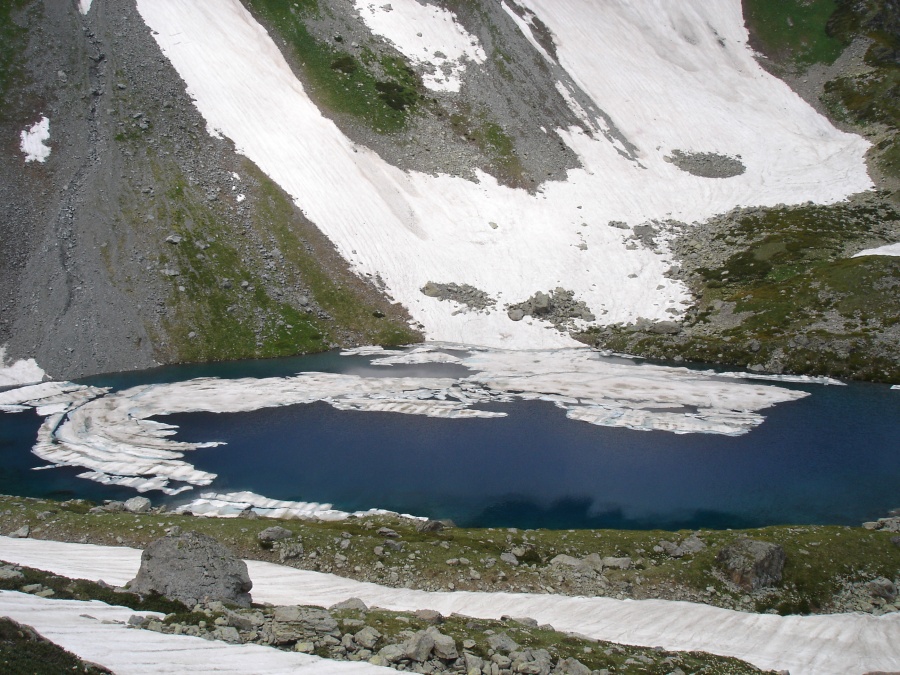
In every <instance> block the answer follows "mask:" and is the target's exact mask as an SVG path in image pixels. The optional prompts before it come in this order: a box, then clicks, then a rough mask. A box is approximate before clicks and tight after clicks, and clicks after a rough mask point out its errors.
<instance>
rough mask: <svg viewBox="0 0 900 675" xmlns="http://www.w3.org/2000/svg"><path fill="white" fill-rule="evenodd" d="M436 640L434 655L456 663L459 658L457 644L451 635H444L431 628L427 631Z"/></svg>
mask: <svg viewBox="0 0 900 675" xmlns="http://www.w3.org/2000/svg"><path fill="white" fill-rule="evenodd" d="M425 632H426V633H428V634H429V635H430V636H431V638H432V640H434V655H435V656H436V657H438V658H439V659H444V660H446V661H455V660H456V659H458V658H459V652H458V651H457V649H456V642H455V641H454V640H453V638H452V637H450V636H449V635H444V634H443V633H441V632H440V631H439V630H438V629H437V628H435V627H434V626H431V627H430V628H428V629H427V630H426V631H425Z"/></svg>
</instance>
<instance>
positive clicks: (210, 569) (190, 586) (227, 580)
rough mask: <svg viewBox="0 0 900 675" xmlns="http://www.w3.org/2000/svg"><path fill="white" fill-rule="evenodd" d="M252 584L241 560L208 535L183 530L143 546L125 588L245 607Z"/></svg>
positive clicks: (187, 600) (187, 601) (193, 601)
mask: <svg viewBox="0 0 900 675" xmlns="http://www.w3.org/2000/svg"><path fill="white" fill-rule="evenodd" d="M252 587H253V582H251V581H250V576H249V574H248V573H247V565H246V563H245V562H244V561H243V560H241V559H240V558H238V557H236V556H235V555H234V554H233V553H232V552H231V551H230V550H228V549H227V548H225V546H223V545H222V544H220V543H219V542H218V541H216V540H215V539H213V538H212V537H209V536H207V535H205V534H200V533H199V532H187V533H185V534H182V535H180V536H177V537H164V538H162V539H159V540H157V541H155V542H153V543H152V544H150V546H148V547H147V548H146V549H144V553H143V554H142V555H141V568H140V570H139V571H138V575H137V577H135V578H134V580H133V581H132V582H131V583H130V585H129V590H131V591H132V592H133V593H138V594H140V595H147V594H150V593H159V594H160V595H164V596H165V597H167V598H170V599H172V600H179V601H181V602H183V603H184V604H185V605H187V606H188V607H193V606H194V605H195V604H197V603H198V602H200V601H206V602H210V601H213V600H218V601H221V602H227V603H232V604H235V605H239V606H241V607H249V606H250V589H251V588H252Z"/></svg>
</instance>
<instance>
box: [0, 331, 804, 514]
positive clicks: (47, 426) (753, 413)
mask: <svg viewBox="0 0 900 675" xmlns="http://www.w3.org/2000/svg"><path fill="white" fill-rule="evenodd" d="M355 351H356V352H357V353H362V354H366V355H368V356H370V357H372V363H373V364H376V365H380V366H382V367H385V368H388V369H389V368H390V367H391V366H392V365H408V364H422V363H428V364H430V368H431V372H434V369H441V368H444V369H449V370H451V371H452V375H450V376H446V377H435V376H428V377H391V376H390V370H385V371H384V373H380V372H379V373H376V374H374V375H373V374H366V375H358V374H335V373H318V372H308V373H299V374H297V375H294V376H290V377H270V378H261V379H257V378H242V379H233V380H220V379H216V378H198V379H194V380H188V381H184V382H173V383H166V384H151V385H142V386H137V387H132V388H130V389H125V390H123V391H118V392H114V393H108V392H107V390H104V389H96V388H92V387H83V386H79V385H73V384H71V383H46V384H43V385H36V386H35V387H23V388H21V389H15V390H12V391H10V392H3V393H0V410H4V409H8V410H9V411H14V410H21V409H25V408H27V407H33V408H36V409H37V411H38V413H39V414H41V415H45V416H46V419H45V421H44V423H43V424H42V426H41V428H40V430H39V431H38V439H37V443H36V444H35V446H34V449H33V451H34V453H35V454H36V455H37V456H38V457H40V458H41V459H43V460H45V461H47V462H50V463H53V464H58V465H67V466H78V467H85V468H86V469H88V471H86V472H84V473H82V474H79V475H80V477H82V478H87V479H90V480H95V481H98V482H101V483H104V484H115V485H126V486H130V487H134V488H135V489H137V490H138V491H141V492H143V491H146V490H158V489H159V490H163V491H164V492H166V493H167V494H173V495H174V494H178V493H180V492H183V491H185V490H186V489H187V488H186V486H191V485H193V486H207V485H210V484H211V483H212V482H213V480H214V479H215V478H216V475H215V474H214V473H210V472H207V471H201V470H199V469H197V468H196V467H194V466H193V465H192V464H191V463H190V462H189V461H188V460H187V459H186V458H185V453H187V452H190V451H192V450H195V449H198V448H205V447H215V446H217V445H219V444H220V443H218V442H207V443H188V442H182V441H174V440H172V439H171V438H170V436H172V435H174V434H175V433H176V431H177V427H176V426H174V425H171V424H167V423H165V422H160V421H157V420H154V419H151V418H153V417H158V416H163V415H171V414H175V413H190V412H213V413H237V412H250V411H253V410H260V409H262V408H271V407H279V406H287V405H297V404H302V403H314V402H316V401H322V402H325V403H327V404H329V405H331V406H332V407H334V408H336V409H338V410H358V411H363V412H394V413H401V414H406V415H424V416H427V417H436V418H444V419H467V418H484V419H491V418H496V417H504V416H505V413H502V412H494V411H487V410H483V409H481V407H480V406H483V405H484V404H488V403H508V402H513V401H517V400H524V401H532V400H542V401H549V402H552V403H553V404H554V405H556V406H557V407H559V408H561V409H563V410H565V411H566V416H567V417H568V418H570V419H572V420H580V421H583V422H588V423H591V424H596V425H601V426H610V427H624V428H629V429H637V430H662V431H669V432H673V433H678V434H685V433H715V434H725V435H731V436H737V435H740V434H745V433H747V432H749V431H750V430H751V429H753V428H754V427H755V426H757V425H759V424H761V423H762V422H763V420H764V417H763V415H762V414H761V413H760V411H762V410H764V409H766V408H769V407H771V406H774V405H777V404H779V403H784V402H787V401H794V400H797V399H800V398H803V397H805V396H807V395H808V394H807V393H806V392H803V391H796V390H792V389H786V388H784V387H779V386H773V385H763V384H751V383H747V382H743V381H741V379H740V378H739V377H737V376H736V374H734V373H727V374H725V375H717V374H716V373H714V372H712V371H693V370H688V369H687V368H673V367H666V366H657V365H650V364H640V365H638V364H634V363H630V362H627V361H622V360H619V359H607V358H603V357H601V356H600V355H599V354H597V353H596V352H593V351H590V350H586V349H561V350H555V351H549V350H548V351H538V350H531V351H525V350H500V349H487V348H473V347H467V346H464V345H453V344H441V345H435V344H432V345H427V346H418V347H414V348H410V349H406V350H393V351H392V352H386V351H385V350H382V349H381V348H363V349H360V350H355ZM451 352H452V353H451ZM460 367H462V368H463V369H465V370H464V372H465V374H463V375H460V374H459V368H460ZM804 381H809V380H804ZM4 406H6V407H4ZM172 482H179V483H183V484H184V485H181V486H179V487H171V486H170V483H172ZM248 499H250V498H249V497H248V498H241V497H238V498H235V497H233V496H224V497H223V496H221V495H212V496H206V495H204V496H203V497H202V498H201V499H200V500H195V502H194V503H193V504H192V505H191V510H192V511H194V510H196V511H197V512H202V513H219V514H226V515H227V514H229V513H233V512H235V510H237V511H240V510H243V508H245V507H246V506H247V504H248V503H250V505H252V506H254V507H257V506H258V507H259V508H260V513H264V512H267V511H268V512H272V513H278V514H288V513H293V514H294V515H297V516H299V517H307V516H312V515H315V516H317V517H323V518H332V517H333V518H340V517H346V516H347V515H348V514H345V513H343V512H338V511H334V510H332V509H331V505H321V504H307V503H306V502H283V503H275V502H273V503H271V504H268V505H264V504H259V503H251V502H252V499H251V500H250V501H248ZM260 499H265V498H264V497H261V498H260ZM238 507H240V508H238Z"/></svg>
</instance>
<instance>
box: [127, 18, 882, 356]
mask: <svg viewBox="0 0 900 675" xmlns="http://www.w3.org/2000/svg"><path fill="white" fill-rule="evenodd" d="M391 4H392V5H393V6H394V10H393V11H392V12H384V11H383V10H381V9H377V8H375V7H373V6H372V5H370V4H368V3H366V2H365V0H357V6H358V7H359V10H360V12H361V14H362V15H363V18H364V19H365V20H366V21H367V22H368V23H369V25H371V26H372V27H373V29H374V30H376V31H377V32H380V33H381V34H384V35H387V36H388V37H389V38H390V39H391V40H392V41H395V42H396V43H397V44H398V47H399V48H400V49H401V50H403V51H404V52H406V53H409V54H413V55H414V54H422V47H423V45H422V44H421V43H422V41H424V40H426V39H428V38H426V35H428V36H435V40H436V43H435V48H436V47H437V45H444V44H448V45H450V46H455V47H456V48H458V49H463V48H465V49H467V50H469V49H472V48H474V47H473V45H471V44H469V45H468V46H466V44H465V40H466V39H467V38H466V36H465V35H464V33H462V32H461V29H459V27H458V26H456V24H455V23H454V22H453V21H452V19H451V15H449V13H447V12H445V11H444V10H440V9H431V8H429V7H430V6H425V5H420V4H419V3H416V2H414V0H403V1H401V2H396V3H391ZM524 4H525V5H526V6H527V7H528V8H529V10H531V11H533V12H534V13H535V14H536V15H537V16H538V17H539V18H540V19H541V20H542V21H543V22H544V23H545V24H546V25H548V26H549V27H550V29H551V30H552V31H553V33H554V36H555V41H556V43H557V46H558V49H557V51H558V55H559V60H560V63H561V65H562V66H563V67H564V68H565V69H566V71H567V72H568V73H569V75H570V76H571V77H572V78H573V80H574V81H575V82H577V83H578V84H579V85H580V86H581V88H582V89H583V90H584V91H585V92H587V93H588V94H589V95H590V96H591V98H592V99H593V100H594V102H595V103H596V105H597V109H598V110H602V111H603V113H604V114H605V115H606V116H607V117H608V119H609V120H612V121H613V122H614V123H615V124H616V125H617V129H618V131H619V132H620V134H621V137H622V138H625V139H627V141H628V142H629V143H631V144H632V145H633V146H634V148H635V149H636V150H635V153H636V155H634V156H633V155H632V154H631V153H622V151H621V143H622V142H621V140H620V139H619V138H618V137H617V136H616V135H614V134H603V133H596V134H593V135H592V136H588V135H586V134H585V133H583V132H582V131H580V130H578V129H574V128H573V129H557V130H555V131H556V133H557V134H558V135H559V136H560V137H561V139H562V140H563V141H564V142H566V143H567V144H568V145H569V146H570V147H571V148H573V150H574V151H575V152H577V153H578V155H579V157H580V158H581V160H582V163H583V168H580V169H576V170H571V171H569V172H568V176H567V179H566V180H565V181H561V182H549V183H545V184H543V185H542V186H540V188H539V189H538V191H537V192H536V193H535V194H530V193H528V192H526V191H524V190H517V189H511V188H507V187H504V186H502V185H499V184H498V183H497V182H496V180H494V179H493V178H492V177H491V176H488V175H484V174H478V179H477V181H468V180H465V179H463V178H459V177H453V176H447V175H439V176H432V175H428V174H423V173H418V172H404V171H401V170H400V169H398V168H396V167H394V166H391V165H389V164H387V163H386V162H385V161H384V160H382V159H381V158H380V157H379V156H378V155H377V154H376V153H374V152H372V151H370V150H369V149H367V148H365V147H360V146H354V144H353V142H351V141H350V140H349V139H348V138H347V137H345V136H344V135H343V134H342V133H341V132H340V130H339V129H338V128H337V127H336V126H335V125H334V124H333V123H332V122H331V121H330V120H328V119H327V118H325V117H324V116H323V115H322V114H321V112H320V111H319V110H318V109H317V108H316V106H315V105H314V104H313V103H312V101H311V100H310V99H309V97H308V96H307V93H306V92H305V91H304V89H303V86H302V85H301V84H300V82H299V81H298V80H297V79H296V78H295V77H294V75H293V73H292V72H291V70H290V68H289V66H288V64H287V63H286V62H285V60H284V58H283V57H282V55H281V53H280V52H279V51H278V48H277V46H276V45H275V43H274V42H273V41H272V39H271V38H270V36H269V35H267V34H266V32H265V30H263V28H262V27H261V26H260V25H259V24H258V23H257V22H256V21H255V20H254V19H253V17H252V16H251V15H250V14H249V13H248V12H247V11H246V10H245V9H244V8H243V7H242V6H241V4H240V2H238V0H221V1H220V2H217V3H215V5H214V6H213V5H211V4H210V3H188V2H180V1H179V0H138V3H137V6H138V10H139V11H140V13H141V16H142V17H143V18H144V20H145V21H146V23H147V24H148V25H149V26H150V28H151V29H152V30H153V31H154V38H155V39H156V40H157V42H158V43H159V45H160V47H161V49H162V50H163V52H164V53H165V55H166V56H167V57H168V58H169V59H170V60H171V62H172V63H173V65H174V67H175V68H176V70H177V71H178V73H179V74H180V75H181V76H182V78H184V80H185V82H186V83H187V87H188V91H189V92H190V94H191V96H192V97H193V98H194V99H195V101H196V104H197V107H198V109H199V110H200V112H201V113H202V114H203V115H204V117H205V118H206V120H207V124H208V126H209V128H210V129H211V130H213V131H214V132H216V133H222V134H224V135H226V136H228V137H229V138H231V139H232V140H233V141H234V143H235V145H236V147H237V148H238V151H239V152H241V153H243V154H245V155H246V156H247V157H249V158H250V159H251V160H252V161H254V162H255V163H256V164H257V165H258V166H259V167H260V168H261V169H262V170H263V171H264V172H265V173H267V174H268V175H269V176H270V177H272V178H273V179H274V180H275V181H276V182H277V183H278V184H279V185H281V186H282V187H283V188H284V189H285V190H286V191H287V192H288V193H289V194H290V195H292V196H293V197H294V199H295V200H296V202H297V204H298V205H299V206H300V207H301V208H302V209H303V211H304V213H305V214H306V215H307V216H308V217H309V218H310V219H311V220H312V221H313V222H314V223H315V224H316V225H317V226H318V227H319V228H320V229H321V230H322V231H323V232H325V234H327V235H328V237H329V238H330V239H331V240H332V241H334V242H335V244H336V246H337V248H338V250H339V251H340V253H341V254H342V255H343V256H344V257H345V258H346V259H347V260H348V261H349V262H350V264H351V265H352V267H353V268H354V270H355V271H356V272H358V273H360V274H362V275H365V274H371V275H372V276H373V277H374V276H375V275H380V276H381V278H382V279H383V280H384V281H385V283H386V286H387V288H388V291H389V292H390V294H391V295H392V296H393V297H394V298H395V299H396V300H398V301H400V302H402V303H403V304H404V305H405V306H406V307H407V308H408V309H409V311H410V313H411V315H412V317H413V319H414V320H415V321H418V322H421V323H422V324H423V325H424V326H425V332H426V335H427V336H428V338H429V339H433V340H445V341H450V342H461V343H470V344H483V345H489V346H498V347H506V348H553V347H564V346H574V343H573V341H572V340H571V339H570V338H569V337H568V336H566V335H563V334H561V333H559V332H558V331H557V330H555V329H554V328H552V327H551V326H550V325H549V324H547V323H546V322H543V321H539V320H534V319H531V318H528V319H526V320H523V321H519V322H513V321H511V320H510V319H509V318H508V317H507V315H506V312H505V309H504V306H505V305H506V304H509V303H517V302H520V301H522V300H524V299H526V298H528V297H530V296H531V295H533V294H534V293H535V291H538V290H542V291H545V292H546V291H548V290H550V289H553V288H556V287H557V286H561V287H563V288H566V289H568V290H571V291H573V292H574V293H575V298H576V299H577V300H581V301H584V302H585V303H586V304H587V306H588V307H589V308H590V309H591V310H592V311H593V313H594V314H596V315H597V316H598V317H601V320H602V321H604V322H608V323H614V322H620V321H632V320H635V319H637V318H639V317H645V318H647V319H656V320H664V319H671V318H672V317H673V316H677V315H679V314H680V313H681V312H682V311H683V308H684V306H685V305H687V304H690V303H691V298H690V296H689V295H688V293H687V291H686V288H685V287H684V286H683V285H682V284H681V283H680V282H678V281H674V280H671V279H669V278H667V277H666V276H665V272H666V271H667V269H668V268H669V267H670V265H671V263H672V260H671V258H670V256H669V254H668V253H666V252H665V251H663V252H661V253H659V254H658V253H656V252H653V251H650V250H647V249H645V248H643V247H638V248H636V249H634V250H629V249H628V248H627V247H626V246H627V243H628V242H627V240H626V238H627V237H628V236H629V235H630V233H629V232H628V231H627V230H621V229H617V228H614V227H610V226H609V222H610V221H613V220H617V221H624V222H626V223H628V224H629V225H632V226H634V225H638V224H642V223H645V222H647V221H648V220H658V221H660V222H663V221H667V220H669V219H672V220H678V221H683V222H688V223H689V222H693V221H697V220H704V219H706V218H709V217H711V216H713V215H716V214H719V213H723V212H726V211H728V210H730V209H731V208H733V207H735V206H739V205H740V206H757V205H759V206H765V205H776V204H782V203H783V204H797V203H803V202H806V201H807V200H811V201H814V202H817V203H832V202H836V201H839V200H841V199H843V198H845V197H846V196H848V195H850V194H852V193H856V192H860V191H864V190H869V189H871V188H872V182H871V180H870V179H869V177H868V175H867V174H866V168H865V161H864V155H865V152H866V150H867V148H868V143H867V141H865V140H864V139H862V138H861V137H859V136H855V135H850V134H846V133H843V132H840V131H838V130H836V129H835V128H834V127H832V126H831V125H830V124H829V123H828V121H827V120H826V119H825V118H823V117H821V116H820V115H818V114H817V113H816V112H815V111H814V110H813V109H812V108H811V107H810V106H809V105H807V104H806V103H805V102H803V101H802V99H800V97H799V96H797V95H796V94H795V93H793V92H792V91H791V90H790V89H789V88H788V87H787V85H785V84H784V83H783V82H781V81H779V80H777V79H775V78H774V77H772V76H771V75H769V74H768V73H766V72H765V71H764V70H763V69H762V68H761V67H760V66H759V65H758V64H757V63H756V61H755V60H754V58H753V54H752V51H751V49H750V48H749V46H748V44H747V33H746V30H745V28H744V24H743V17H742V15H741V4H740V1H739V0H721V1H719V2H706V1H705V0H685V1H684V2H678V3H658V2H656V3H649V2H648V3H629V2H624V0H615V1H613V2H602V3H599V2H594V1H593V0H528V1H527V2H525V3H524ZM423 12H424V13H425V14H427V16H425V15H423V17H422V20H421V22H420V23H416V21H417V19H416V17H418V13H423ZM523 30H525V28H524V27H523ZM418 32H421V33H422V35H423V37H422V38H421V39H420V38H419V37H418V36H417V35H416V33H418ZM467 53H469V52H467ZM430 54H431V56H433V52H430ZM450 56H452V54H448V57H450ZM429 58H430V57H429ZM470 58H471V59H472V61H471V62H470V63H469V64H468V65H467V71H466V72H468V70H469V69H473V68H477V67H478V65H477V63H476V62H475V61H476V60H477V59H476V58H474V57H472V55H471V54H470ZM462 76H463V77H465V76H466V75H465V73H463V75H462ZM261 102H263V103H264V105H261ZM585 114H587V113H585ZM273 119H274V120H278V123H277V124H272V120H273ZM594 126H595V127H597V128H599V129H600V130H601V131H602V130H603V129H604V128H608V126H609V125H608V123H607V121H606V118H604V117H603V116H602V115H601V116H599V117H598V118H597V119H596V120H595V124H594ZM674 150H682V151H684V152H716V153H719V154H723V155H727V156H740V157H741V161H742V162H743V163H744V165H745V166H746V171H745V173H744V174H742V175H740V176H736V177H733V178H729V179H727V180H722V179H707V178H701V177H697V176H693V175H690V174H688V173H685V172H683V171H681V170H679V169H678V168H677V167H675V166H674V165H673V164H671V163H669V162H666V161H665V158H666V157H667V156H670V155H671V153H672V152H673V151H674ZM335 195H352V199H335ZM490 223H495V224H497V225H498V227H496V228H493V227H491V225H490ZM661 227H662V228H663V230H664V231H663V233H662V235H661V237H660V239H661V240H662V241H664V240H665V238H666V236H667V232H666V231H665V227H666V226H664V225H662V226H661ZM582 243H583V244H585V245H586V247H587V248H586V249H583V248H582V247H580V245H581V244H582ZM428 281H434V282H437V283H448V282H455V283H467V284H471V285H472V286H475V287H476V288H479V289H481V290H483V291H485V292H486V293H488V294H489V295H490V296H491V297H493V298H496V299H497V300H498V305H497V307H496V308H494V309H492V310H488V311H485V312H471V311H467V310H466V308H464V307H461V306H459V305H457V304H456V303H454V302H440V301H439V300H438V299H436V298H430V297H426V296H424V295H423V294H422V293H421V292H420V290H419V289H421V288H422V286H424V285H425V284H426V283H427V282H428ZM673 312H674V314H673Z"/></svg>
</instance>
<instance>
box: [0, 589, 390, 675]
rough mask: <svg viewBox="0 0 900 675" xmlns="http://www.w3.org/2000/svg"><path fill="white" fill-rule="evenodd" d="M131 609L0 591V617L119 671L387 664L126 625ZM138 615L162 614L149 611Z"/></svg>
mask: <svg viewBox="0 0 900 675" xmlns="http://www.w3.org/2000/svg"><path fill="white" fill-rule="evenodd" d="M82 576H84V575H82ZM90 576H95V575H93V574H92V575H90ZM133 614H135V611H134V610H133V609H128V608H127V607H115V606H110V605H107V604H105V603H102V602H98V601H91V602H80V601H77V600H49V599H44V598H38V597H35V596H33V595H27V594H25V593H15V592H12V591H0V616H7V617H10V618H11V619H13V620H14V621H18V622H20V623H24V624H26V625H29V626H31V627H32V628H34V629H35V630H37V632H38V633H40V634H41V635H43V636H44V637H45V638H47V639H48V640H50V641H52V642H55V643H56V644H58V645H59V646H61V647H62V648H64V649H67V650H68V651H70V652H72V653H73V654H76V655H77V656H79V657H80V658H82V659H84V660H86V661H91V662H92V663H98V664H100V665H102V666H106V667H107V668H109V669H110V670H112V671H113V672H115V673H119V674H120V675H132V674H133V675H151V674H157V673H158V674H159V675H170V674H171V673H213V672H214V673H233V675H245V674H246V673H267V674H268V673H279V674H284V675H288V674H293V673H301V674H304V673H305V674H307V675H343V674H344V673H347V675H355V674H358V675H383V674H384V673H385V672H386V669H385V668H378V667H376V666H372V665H369V664H368V663H346V662H340V661H329V660H327V659H321V658H319V657H317V656H309V655H306V654H297V653H292V652H285V651H281V650H280V649H273V648H271V647H262V646H260V645H230V644H226V643H225V642H219V641H213V640H204V639H203V638H195V637H187V636H184V635H164V634H162V633H156V632H154V631H150V630H137V629H133V628H129V627H127V626H126V625H125V624H126V623H127V621H128V618H129V617H130V616H132V615H133ZM141 614H142V615H143V616H162V615H157V614H154V613H152V612H141ZM387 672H389V671H387Z"/></svg>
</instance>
